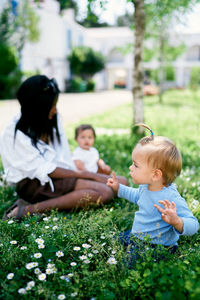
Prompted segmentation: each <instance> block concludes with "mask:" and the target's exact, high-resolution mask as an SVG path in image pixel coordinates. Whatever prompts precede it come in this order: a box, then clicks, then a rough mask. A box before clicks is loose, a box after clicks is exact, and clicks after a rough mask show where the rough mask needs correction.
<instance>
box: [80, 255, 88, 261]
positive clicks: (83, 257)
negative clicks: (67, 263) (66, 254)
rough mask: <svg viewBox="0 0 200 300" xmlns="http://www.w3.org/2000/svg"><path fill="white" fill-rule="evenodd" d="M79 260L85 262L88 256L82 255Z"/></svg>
mask: <svg viewBox="0 0 200 300" xmlns="http://www.w3.org/2000/svg"><path fill="white" fill-rule="evenodd" d="M79 258H80V259H81V260H84V259H87V256H86V255H81V256H79Z"/></svg>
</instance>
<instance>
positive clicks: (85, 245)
mask: <svg viewBox="0 0 200 300" xmlns="http://www.w3.org/2000/svg"><path fill="white" fill-rule="evenodd" d="M82 247H83V248H85V249H88V248H90V247H91V245H89V244H82Z"/></svg>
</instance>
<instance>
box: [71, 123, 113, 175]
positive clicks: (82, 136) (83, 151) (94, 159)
mask: <svg viewBox="0 0 200 300" xmlns="http://www.w3.org/2000/svg"><path fill="white" fill-rule="evenodd" d="M95 137H96V133H95V130H94V128H93V127H92V126H91V125H89V124H83V125H80V126H78V127H77V128H76V129H75V139H76V141H77V143H78V145H79V147H77V148H76V149H75V150H74V153H73V160H74V162H75V164H76V167H77V169H78V170H80V171H83V170H87V171H90V172H94V173H102V174H106V175H110V172H111V169H110V167H109V166H108V165H106V164H105V162H104V161H103V159H100V158H99V152H98V150H97V149H96V148H94V147H92V146H93V145H94V141H95Z"/></svg>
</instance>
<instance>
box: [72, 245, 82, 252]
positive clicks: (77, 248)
mask: <svg viewBox="0 0 200 300" xmlns="http://www.w3.org/2000/svg"><path fill="white" fill-rule="evenodd" d="M80 249H81V248H80V247H77V246H76V247H74V248H73V250H74V251H79V250H80Z"/></svg>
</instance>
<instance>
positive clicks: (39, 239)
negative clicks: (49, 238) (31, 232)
mask: <svg viewBox="0 0 200 300" xmlns="http://www.w3.org/2000/svg"><path fill="white" fill-rule="evenodd" d="M35 242H36V243H37V244H44V240H43V239H41V238H37V239H36V240H35Z"/></svg>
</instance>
